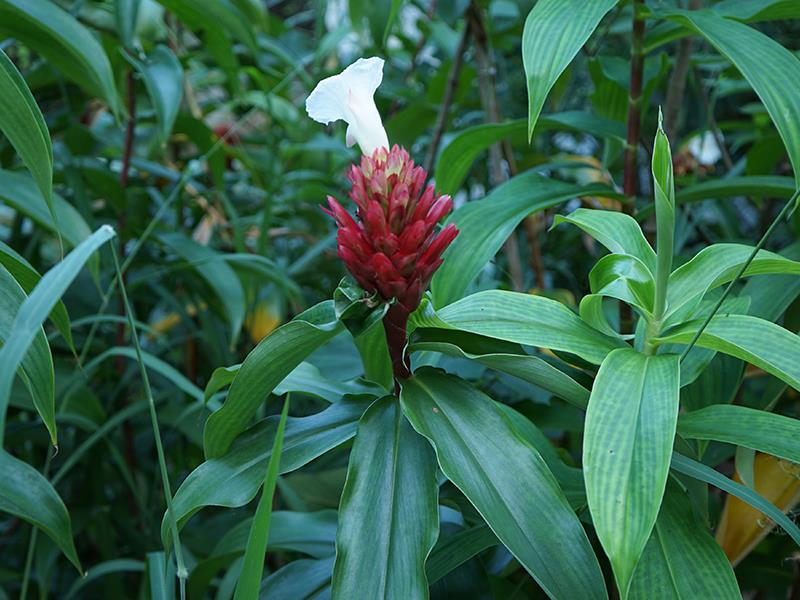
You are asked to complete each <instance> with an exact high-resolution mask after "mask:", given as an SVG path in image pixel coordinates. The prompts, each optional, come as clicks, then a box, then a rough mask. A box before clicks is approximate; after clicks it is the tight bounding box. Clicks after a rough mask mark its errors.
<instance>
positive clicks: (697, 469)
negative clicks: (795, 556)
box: [670, 452, 800, 546]
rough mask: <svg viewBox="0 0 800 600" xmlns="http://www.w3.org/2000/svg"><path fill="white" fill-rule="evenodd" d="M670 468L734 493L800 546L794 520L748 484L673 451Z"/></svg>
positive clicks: (798, 532) (798, 529)
mask: <svg viewBox="0 0 800 600" xmlns="http://www.w3.org/2000/svg"><path fill="white" fill-rule="evenodd" d="M670 468H671V469H673V470H674V471H677V472H678V473H683V474H684V475H688V476H689V477H692V478H694V479H698V480H700V481H705V482H706V483H710V484H711V485H714V486H716V487H718V488H719V489H721V490H723V491H725V492H728V493H729V494H733V495H734V496H736V497H737V498H739V499H740V500H742V501H744V502H746V503H747V504H749V505H750V506H752V507H753V508H755V509H757V510H759V511H760V512H762V513H763V514H764V516H766V517H767V518H769V519H772V520H773V521H775V522H776V523H777V524H778V525H780V527H781V529H783V530H784V531H785V532H786V533H788V534H789V536H790V537H791V538H792V540H794V543H795V544H797V545H798V546H800V528H798V527H797V525H795V524H794V521H792V520H791V519H790V518H789V517H787V516H786V515H785V514H783V512H782V511H781V510H780V509H778V508H777V507H776V506H775V505H774V504H772V503H771V502H770V501H769V500H767V499H766V498H764V497H763V496H762V495H761V494H759V493H758V492H756V491H755V490H751V489H750V488H749V487H747V486H746V485H742V484H741V483H738V482H736V481H733V480H732V479H729V478H727V477H725V476H724V475H723V474H722V473H719V472H717V471H715V470H714V469H712V468H711V467H709V466H707V465H704V464H703V463H700V462H697V461H696V460H692V459H691V458H688V457H686V456H683V455H682V454H679V453H677V452H673V453H672V462H671V463H670Z"/></svg>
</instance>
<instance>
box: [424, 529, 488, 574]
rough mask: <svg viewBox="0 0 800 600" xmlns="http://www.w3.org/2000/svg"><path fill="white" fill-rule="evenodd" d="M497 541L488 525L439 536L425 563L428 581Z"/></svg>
mask: <svg viewBox="0 0 800 600" xmlns="http://www.w3.org/2000/svg"><path fill="white" fill-rule="evenodd" d="M499 543H500V542H499V541H498V539H497V536H496V535H495V534H494V533H492V530H491V529H490V528H489V526H488V525H476V526H475V527H470V528H469V529H463V530H461V531H459V532H458V533H454V534H453V535H450V536H448V537H446V538H441V537H440V538H439V541H438V542H436V546H434V547H433V551H432V552H431V555H430V556H429V557H428V560H427V561H426V563H425V571H426V573H427V576H428V582H429V583H430V585H433V584H434V583H436V582H437V581H439V580H440V579H441V578H442V577H444V576H445V575H447V574H448V573H450V572H452V571H454V570H455V569H457V568H458V567H459V566H461V565H463V564H464V563H465V562H467V561H468V560H469V559H470V558H472V557H473V556H476V555H477V554H479V553H481V552H483V551H484V550H486V549H487V548H491V547H492V546H497V545H498V544H499Z"/></svg>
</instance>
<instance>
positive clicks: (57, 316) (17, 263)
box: [0, 242, 75, 350]
mask: <svg viewBox="0 0 800 600" xmlns="http://www.w3.org/2000/svg"><path fill="white" fill-rule="evenodd" d="M0 265H3V266H4V267H5V268H6V269H8V272H9V273H11V275H12V276H13V277H14V279H16V280H17V283H19V285H20V287H21V288H22V289H23V291H24V292H25V293H26V294H30V293H31V291H32V290H33V288H35V287H36V284H37V283H39V280H40V279H41V278H42V277H41V276H40V275H39V273H37V272H36V269H34V268H33V267H32V266H31V264H30V263H29V262H28V261H27V260H25V258H24V257H22V256H21V255H20V254H18V253H17V252H16V251H15V250H14V249H13V248H11V247H10V246H8V245H7V244H5V243H3V242H0ZM50 321H51V322H52V323H53V325H55V327H56V329H58V332H59V333H60V334H61V336H62V337H63V338H64V340H65V341H66V342H67V345H68V346H69V347H70V349H72V350H74V347H75V346H74V343H73V341H72V329H71V326H70V321H69V314H68V313H67V307H66V306H64V302H63V301H62V300H59V301H58V302H57V303H56V305H55V307H54V308H53V310H52V311H51V312H50Z"/></svg>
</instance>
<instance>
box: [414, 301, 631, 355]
mask: <svg viewBox="0 0 800 600" xmlns="http://www.w3.org/2000/svg"><path fill="white" fill-rule="evenodd" d="M414 317H415V322H416V324H417V325H418V326H420V327H433V328H439V329H459V330H462V331H467V332H470V333H475V334H478V335H483V336H486V337H490V338H496V339H499V340H506V341H509V342H516V343H518V344H524V345H526V346H537V347H539V348H550V349H552V350H560V351H562V352H569V353H571V354H575V355H577V356H580V357H581V358H583V359H584V360H587V361H589V362H591V363H593V364H598V365H599V364H600V363H601V362H603V359H604V358H605V356H606V354H608V353H609V352H610V351H611V350H614V349H616V348H620V347H623V346H625V343H624V342H622V341H621V340H619V339H615V338H611V337H608V336H606V335H603V334H602V333H600V332H599V331H597V330H596V329H594V328H593V327H590V326H589V325H587V324H586V323H584V322H583V321H582V320H581V319H580V317H578V315H576V314H575V313H574V312H572V311H571V310H570V309H569V308H567V307H566V306H564V305H563V304H561V303H560V302H557V301H555V300H550V299H549V298H544V297H542V296H532V295H530V294H520V293H517V292H506V291H500V290H487V291H485V292H478V293H477V294H472V295H471V296H467V297H466V298H464V299H462V300H459V301H458V302H455V303H453V304H450V305H448V306H445V307H444V308H443V309H441V310H439V311H438V312H437V313H433V312H432V311H430V310H429V311H428V312H425V311H419V312H418V313H417V314H415V315H414Z"/></svg>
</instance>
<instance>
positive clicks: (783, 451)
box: [678, 404, 800, 463]
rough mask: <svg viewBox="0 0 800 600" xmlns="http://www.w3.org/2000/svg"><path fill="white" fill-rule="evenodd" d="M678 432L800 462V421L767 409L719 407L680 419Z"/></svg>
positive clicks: (685, 415)
mask: <svg viewBox="0 0 800 600" xmlns="http://www.w3.org/2000/svg"><path fill="white" fill-rule="evenodd" d="M678 433H680V434H681V435H682V436H683V437H685V438H691V439H695V440H715V441H718V442H727V443H729V444H736V445H737V446H744V447H745V448H751V449H752V450H758V451H759V452H766V453H767V454H772V455H773V456H777V457H778V458H785V459H786V460H789V461H792V462H795V463H800V442H798V440H800V421H798V420H797V419H792V418H790V417H784V416H782V415H776V414H775V413H771V412H767V411H764V410H756V409H753V408H747V407H746V406H736V405H732V404H715V405H712V406H707V407H706V408H702V409H700V410H696V411H693V412H690V413H686V414H683V415H681V416H680V418H679V419H678Z"/></svg>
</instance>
